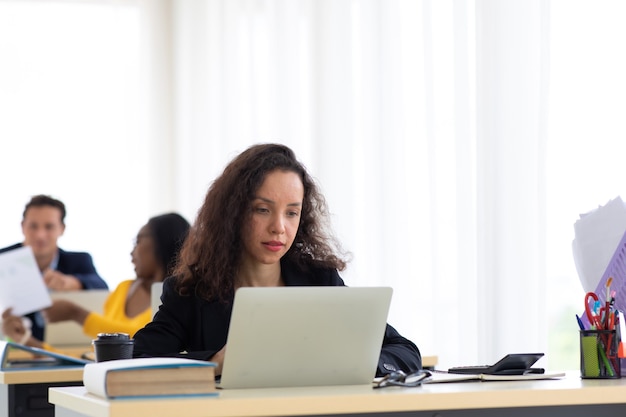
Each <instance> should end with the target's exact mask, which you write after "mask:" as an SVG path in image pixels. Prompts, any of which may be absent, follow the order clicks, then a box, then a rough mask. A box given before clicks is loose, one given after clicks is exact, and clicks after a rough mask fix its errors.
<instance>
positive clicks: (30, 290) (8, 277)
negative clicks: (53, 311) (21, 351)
mask: <svg viewBox="0 0 626 417" xmlns="http://www.w3.org/2000/svg"><path fill="white" fill-rule="evenodd" d="M51 304H52V301H51V300H50V294H49V293H48V289H47V288H46V284H44V282H43V278H42V277H41V272H40V271H39V268H38V267H37V261H36V260H35V255H33V251H32V249H31V248H30V246H23V247H21V248H18V249H14V250H11V251H9V252H4V253H0V312H2V311H4V310H6V309H7V308H9V307H12V308H13V314H14V315H16V316H22V315H24V314H28V313H32V312H33V311H39V310H41V309H43V308H46V307H49V306H50V305H51Z"/></svg>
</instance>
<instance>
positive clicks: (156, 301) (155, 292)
mask: <svg viewBox="0 0 626 417" xmlns="http://www.w3.org/2000/svg"><path fill="white" fill-rule="evenodd" d="M162 293H163V281H159V282H153V283H152V286H151V287H150V308H151V309H152V317H154V315H155V314H156V312H157V311H159V307H160V306H161V294H162Z"/></svg>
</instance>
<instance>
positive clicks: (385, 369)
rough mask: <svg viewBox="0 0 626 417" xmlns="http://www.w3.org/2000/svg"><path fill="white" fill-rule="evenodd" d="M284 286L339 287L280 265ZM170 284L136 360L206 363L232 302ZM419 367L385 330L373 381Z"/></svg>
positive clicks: (335, 281)
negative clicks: (207, 297) (183, 359)
mask: <svg viewBox="0 0 626 417" xmlns="http://www.w3.org/2000/svg"><path fill="white" fill-rule="evenodd" d="M281 264H282V265H281V266H282V271H281V272H282V276H283V280H284V281H285V285H287V286H311V285H312V286H343V285H345V284H344V282H343V280H342V279H341V277H340V276H339V274H338V273H337V271H336V270H334V269H316V270H312V271H309V272H304V273H303V272H302V271H297V270H296V269H295V267H294V266H292V265H289V264H288V263H286V262H281ZM173 284H174V279H173V278H168V279H166V280H165V282H164V283H163V294H162V296H161V301H162V305H161V307H160V308H159V311H158V312H157V313H156V315H155V316H154V319H153V321H152V322H150V323H148V324H147V325H146V326H145V327H144V328H143V329H141V330H139V331H138V332H137V333H136V334H135V337H134V339H135V346H134V351H133V355H134V356H135V357H148V356H181V354H180V353H179V352H183V351H185V352H187V353H186V354H184V356H185V357H187V358H193V359H201V360H209V359H210V358H211V357H212V356H213V355H214V354H215V353H216V352H218V351H219V350H220V349H222V347H224V345H225V344H226V338H227V335H228V327H229V325H230V315H231V312H232V301H233V300H232V298H231V300H230V301H229V302H228V303H227V304H223V303H220V302H219V301H207V300H204V299H202V298H199V297H197V296H195V295H190V296H181V295H179V294H178V293H177V292H176V291H174V288H173V287H174V286H173ZM421 367H422V358H421V355H420V351H419V349H418V348H417V346H415V344H414V343H413V342H411V341H410V340H408V339H406V338H404V337H402V336H401V335H400V334H399V333H398V332H397V331H396V330H395V329H394V328H393V327H391V326H390V325H387V328H386V331H385V336H384V339H383V346H382V349H381V354H380V359H379V363H378V369H377V371H376V375H378V376H380V375H383V374H386V373H389V372H390V371H393V370H403V371H405V372H411V371H415V370H418V369H420V368H421Z"/></svg>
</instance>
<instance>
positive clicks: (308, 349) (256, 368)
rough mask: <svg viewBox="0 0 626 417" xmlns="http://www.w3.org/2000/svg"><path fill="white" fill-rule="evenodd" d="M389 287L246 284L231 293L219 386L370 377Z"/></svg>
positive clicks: (354, 381) (337, 381)
mask: <svg viewBox="0 0 626 417" xmlns="http://www.w3.org/2000/svg"><path fill="white" fill-rule="evenodd" d="M391 295H392V289H391V288H389V287H271V288H269V287H254V288H248V287H246V288H240V289H239V290H238V291H237V293H236V294H235V300H234V305H233V312H232V317H231V322H230V328H229V333H228V339H227V344H226V354H225V358H224V367H223V372H222V377H221V381H220V386H221V387H222V388H266V387H293V386H322V385H356V384H369V383H371V382H372V380H373V378H374V376H375V373H376V367H377V364H378V358H379V356H380V350H381V347H382V341H383V337H384V334H385V326H386V323H387V314H388V311H389V305H390V303H391Z"/></svg>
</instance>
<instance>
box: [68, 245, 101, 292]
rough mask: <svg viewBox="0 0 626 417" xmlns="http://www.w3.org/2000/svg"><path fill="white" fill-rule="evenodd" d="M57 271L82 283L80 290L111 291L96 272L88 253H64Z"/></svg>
mask: <svg viewBox="0 0 626 417" xmlns="http://www.w3.org/2000/svg"><path fill="white" fill-rule="evenodd" d="M57 269H58V271H62V272H63V273H64V274H65V275H69V276H71V277H73V278H74V279H76V280H77V281H78V282H80V285H81V286H80V288H79V289H84V290H95V289H104V290H106V289H109V287H108V285H107V284H106V282H104V280H103V279H102V277H100V275H99V274H98V272H97V271H96V267H95V266H94V264H93V259H92V258H91V255H90V254H88V253H86V252H62V253H61V255H60V258H59V264H58V265H57Z"/></svg>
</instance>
